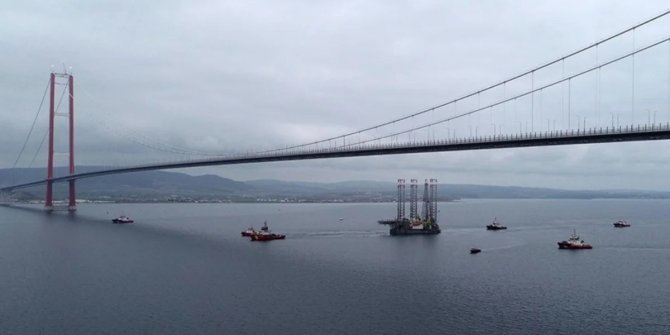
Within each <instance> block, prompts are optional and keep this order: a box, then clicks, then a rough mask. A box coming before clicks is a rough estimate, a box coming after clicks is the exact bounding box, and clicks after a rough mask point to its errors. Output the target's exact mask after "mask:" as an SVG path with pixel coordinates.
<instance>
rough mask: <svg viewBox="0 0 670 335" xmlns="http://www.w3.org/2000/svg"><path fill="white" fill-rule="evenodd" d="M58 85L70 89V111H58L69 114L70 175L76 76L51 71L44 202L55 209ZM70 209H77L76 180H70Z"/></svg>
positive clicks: (71, 168) (49, 207)
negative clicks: (55, 139)
mask: <svg viewBox="0 0 670 335" xmlns="http://www.w3.org/2000/svg"><path fill="white" fill-rule="evenodd" d="M56 85H65V86H66V89H67V90H68V107H69V108H68V113H63V114H61V113H58V115H64V116H68V118H69V122H68V128H69V133H70V143H69V149H70V150H69V158H70V164H69V165H70V171H69V173H70V175H73V174H74V77H73V76H72V75H71V74H69V73H55V72H52V73H51V78H50V80H49V86H50V92H49V158H48V161H47V194H46V200H45V202H44V207H45V208H46V209H47V210H52V209H53V181H52V179H53V178H54V119H55V117H56V110H55V106H54V97H55V93H56ZM67 209H68V210H69V211H75V210H77V203H76V200H75V191H74V180H70V181H69V193H68V207H67Z"/></svg>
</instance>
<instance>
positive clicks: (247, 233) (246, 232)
mask: <svg viewBox="0 0 670 335" xmlns="http://www.w3.org/2000/svg"><path fill="white" fill-rule="evenodd" d="M241 234H242V236H246V237H249V236H251V235H253V234H256V230H255V229H254V227H249V228H247V230H244V231H242V233H241Z"/></svg>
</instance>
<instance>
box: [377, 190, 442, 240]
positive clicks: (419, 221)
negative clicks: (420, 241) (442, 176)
mask: <svg viewBox="0 0 670 335" xmlns="http://www.w3.org/2000/svg"><path fill="white" fill-rule="evenodd" d="M409 203H410V206H409V207H410V213H409V217H406V216H405V180H404V179H398V201H397V205H398V206H397V215H396V218H395V219H385V220H379V221H377V222H378V223H380V224H385V225H389V226H391V228H390V229H389V234H391V235H392V236H399V235H434V234H439V233H440V232H442V230H441V229H440V225H439V224H438V223H437V213H438V211H437V179H430V182H429V181H428V180H426V182H425V184H424V194H423V208H422V213H421V215H419V213H418V210H417V209H418V184H417V180H416V179H412V180H411V185H410V201H409Z"/></svg>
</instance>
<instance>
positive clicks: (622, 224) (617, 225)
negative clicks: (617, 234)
mask: <svg viewBox="0 0 670 335" xmlns="http://www.w3.org/2000/svg"><path fill="white" fill-rule="evenodd" d="M613 225H614V228H626V227H630V223H628V222H626V221H625V220H619V221H617V222H614V223H613Z"/></svg>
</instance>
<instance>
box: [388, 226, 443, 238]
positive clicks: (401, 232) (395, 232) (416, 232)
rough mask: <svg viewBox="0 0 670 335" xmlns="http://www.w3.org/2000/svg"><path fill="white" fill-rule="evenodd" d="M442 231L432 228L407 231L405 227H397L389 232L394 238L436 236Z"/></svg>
mask: <svg viewBox="0 0 670 335" xmlns="http://www.w3.org/2000/svg"><path fill="white" fill-rule="evenodd" d="M441 232H442V231H441V230H440V228H439V227H435V226H432V228H428V229H426V228H424V229H411V228H410V229H407V228H405V227H404V226H395V227H393V228H391V229H390V230H389V233H390V234H391V235H392V236H399V235H435V234H439V233H441Z"/></svg>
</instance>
